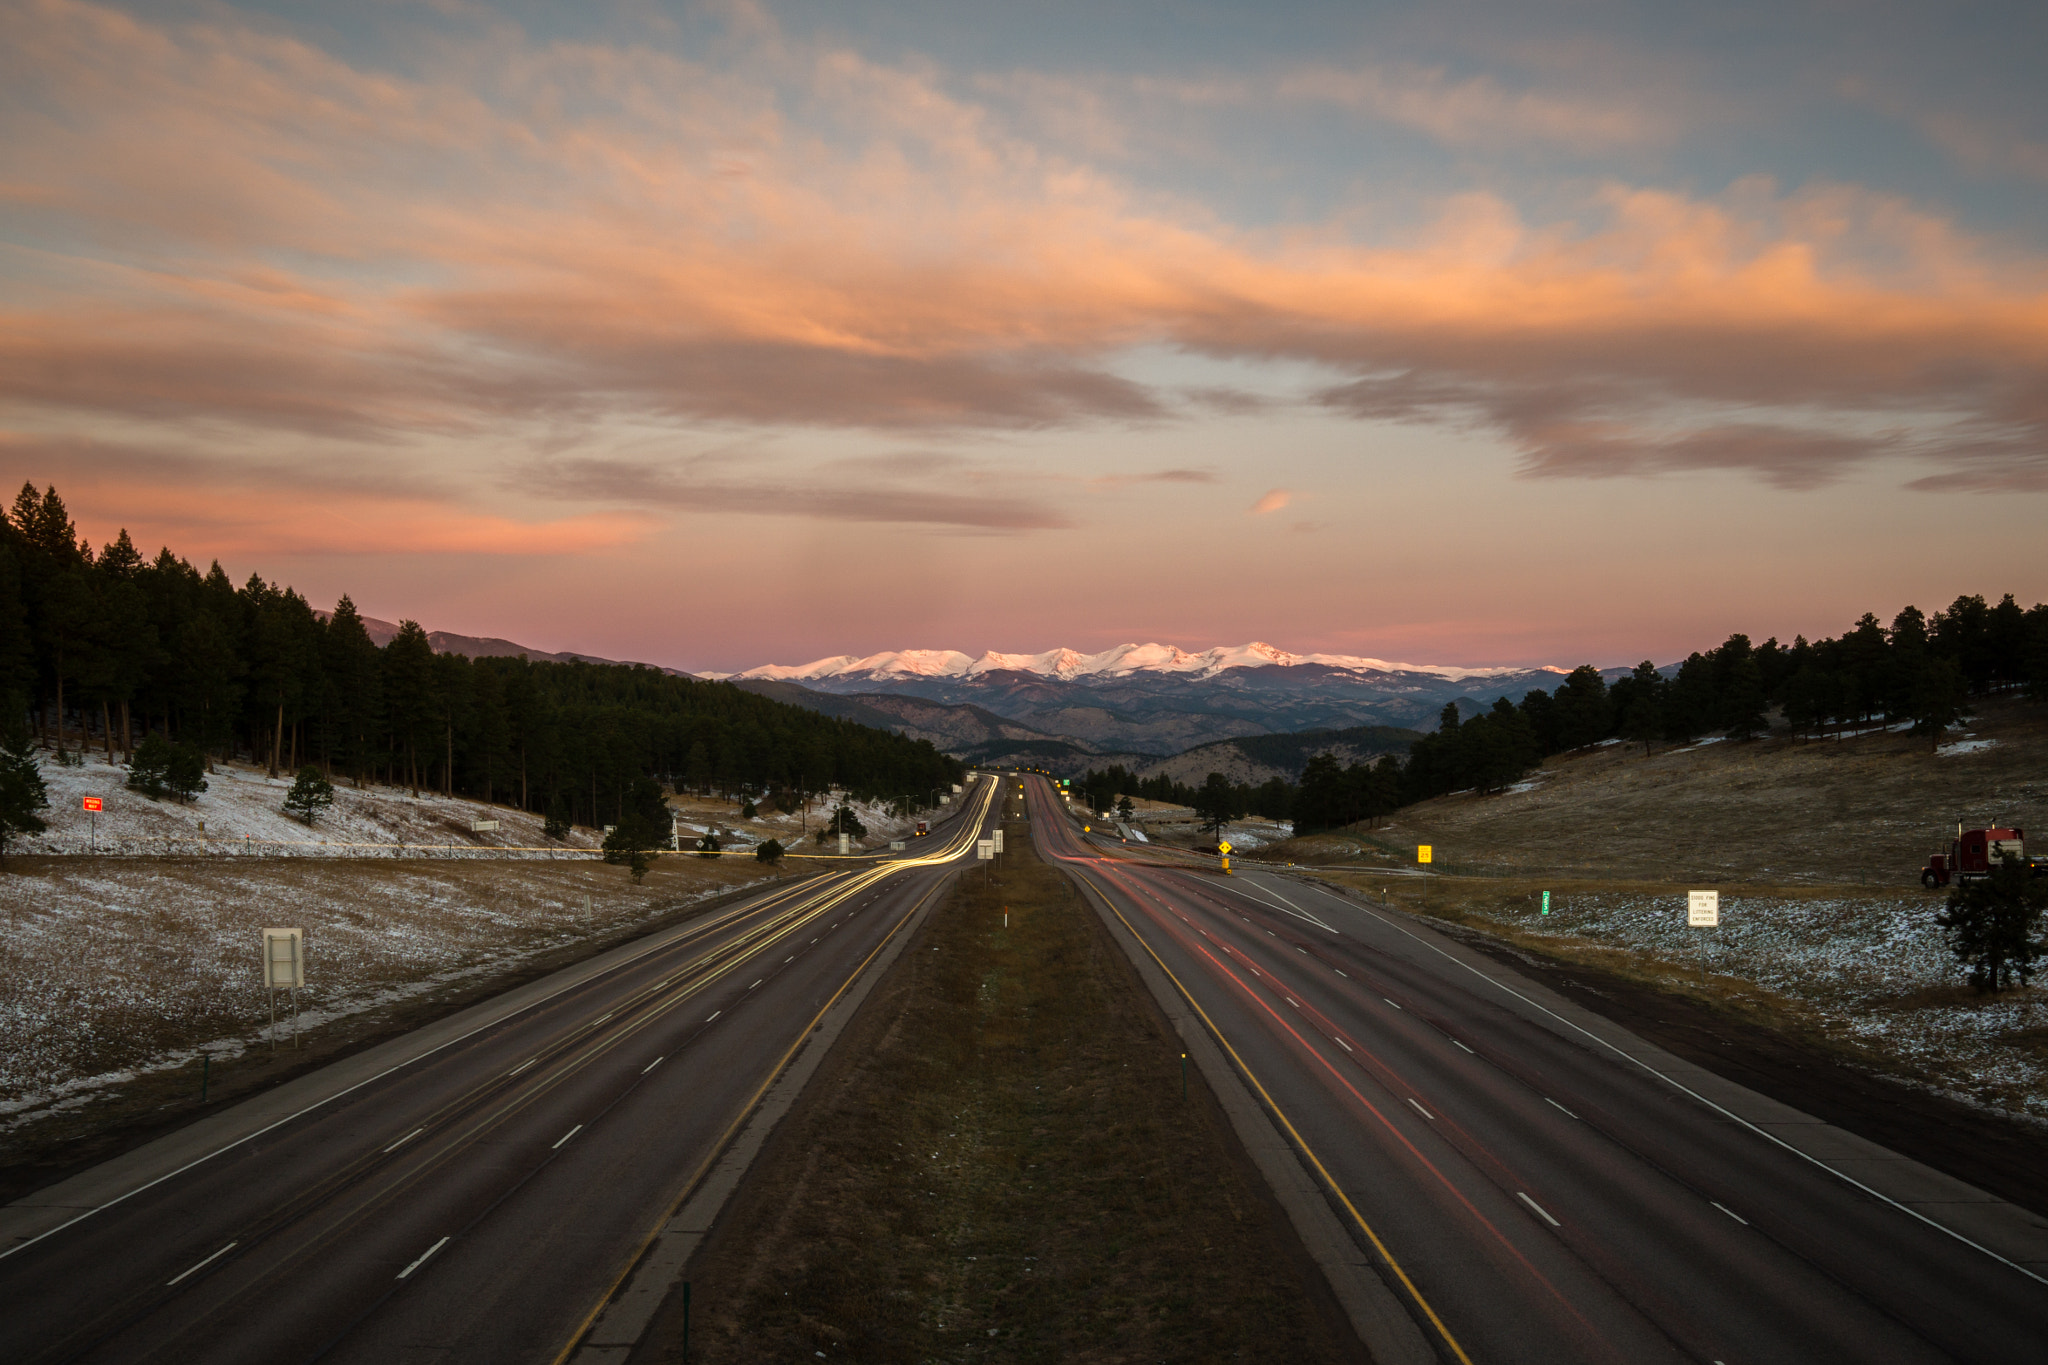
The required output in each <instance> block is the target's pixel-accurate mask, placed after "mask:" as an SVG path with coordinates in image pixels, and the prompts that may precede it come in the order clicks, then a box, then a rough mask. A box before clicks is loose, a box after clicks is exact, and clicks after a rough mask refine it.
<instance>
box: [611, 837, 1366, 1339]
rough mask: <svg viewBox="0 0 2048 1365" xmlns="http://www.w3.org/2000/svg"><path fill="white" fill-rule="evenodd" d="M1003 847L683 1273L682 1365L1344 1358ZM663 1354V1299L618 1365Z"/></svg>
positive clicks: (887, 989)
mask: <svg viewBox="0 0 2048 1365" xmlns="http://www.w3.org/2000/svg"><path fill="white" fill-rule="evenodd" d="M1007 842H1008V844H1009V851H1008V852H1006V853H1005V854H1004V861H1005V864H1006V866H1005V868H1004V870H1003V872H1002V873H1001V877H1000V880H999V881H998V880H991V879H989V877H988V875H987V873H986V872H985V871H984V870H983V868H980V867H977V868H975V869H973V870H972V871H969V872H967V873H965V874H964V875H963V876H962V878H961V880H960V881H959V882H958V883H957V884H956V886H955V888H954V889H953V891H952V892H951V893H950V894H949V896H948V898H947V899H946V900H945V901H944V902H943V903H942V904H941V905H939V906H938V907H936V909H935V910H934V912H933V914H932V915H931V917H930V918H929V919H928V921H927V922H926V925H925V928H924V929H923V931H922V934H921V938H920V941H919V942H918V943H917V944H915V945H914V948H913V951H910V952H907V953H905V954H904V955H903V957H902V958H901V959H900V960H899V962H898V964H897V965H896V967H895V968H893V969H892V970H891V972H890V974H889V976H888V978H887V979H885V980H884V981H883V982H882V983H881V984H880V985H879V986H878V988H877V989H876V991H875V994H874V995H873V996H872V997H871V998H870V999H869V1001H868V1003H867V1004H866V1005H865V1006H864V1007H863V1009H862V1012H861V1014H860V1016H859V1017H858V1018H857V1019H856V1020H855V1021H854V1024H853V1026H852V1027H851V1028H850V1029H849V1030H848V1031H847V1034H846V1035H845V1037H843V1038H842V1039H841V1041H840V1045H839V1047H838V1048H837V1049H836V1050H835V1051H834V1053H833V1055H832V1057H831V1058H830V1059H829V1060H828V1061H827V1064H826V1066H825V1067H824V1068H823V1069H822V1070H821V1071H820V1072H819V1073H818V1075H817V1077H816V1078H815V1079H814V1081H813V1082H812V1084H811V1086H810V1087H809V1088H808V1089H807V1090H806V1092H805V1094H804V1097H803V1099H802V1100H801V1101H800V1103H799V1105H798V1107H797V1109H796V1110H795V1111H794V1112H792V1113H791V1114H790V1116H789V1117H788V1118H787V1119H786V1120H784V1122H783V1124H782V1125H781V1127H780V1128H779V1129H778V1131H777V1133H776V1135H775V1136H774V1138H773V1139H772V1140H771V1141H770V1143H769V1145H768V1147H767V1149H766V1150H765V1151H764V1152H763V1154H762V1156H761V1158H760V1160H759V1161H758V1162H757V1163H756V1164H755V1166H754V1168H753V1170H752V1171H751V1172H750V1174H749V1176H748V1179H747V1181H746V1183H745V1185H744V1186H743V1187H742V1189H741V1191H740V1193H739V1195H738V1196H737V1197H736V1198H735V1200H734V1201H733V1203H732V1204H731V1205H730V1206H729V1207H728V1209H727V1210H726V1213H725V1215H724V1216H723V1217H722V1218H721V1219H720V1222H719V1226H718V1227H717V1228H716V1229H714V1230H713V1232H712V1234H711V1236H710V1238H709V1239H708V1240H707V1241H706V1243H705V1245H704V1247H703V1249H702V1250H701V1251H700V1252H699V1253H698V1255H697V1256H696V1257H695V1258H694V1260H693V1261H692V1263H691V1267H690V1271H689V1275H688V1278H689V1279H690V1281H691V1283H692V1289H693V1301H694V1322H693V1324H692V1332H691V1337H692V1340H691V1352H690V1358H691V1360H693V1361H697V1362H705V1363H707V1365H709V1363H711V1362H722V1361H742V1360H759V1359H782V1358H801V1359H812V1360H815V1359H817V1358H818V1356H819V1354H822V1355H823V1356H824V1357H825V1358H826V1359H832V1360H861V1361H899V1360H900V1361H911V1360H916V1361H925V1360H944V1361H968V1360H974V1361H980V1360H988V1361H1007V1360H1017V1361H1040V1360H1043V1361H1053V1360H1059V1361H1111V1360H1119V1361H1121V1360H1162V1359H1170V1360H1188V1361H1200V1360H1216V1361H1223V1360H1246V1361H1251V1360H1274V1361H1280V1360H1285V1361H1290V1362H1291V1361H1315V1360H1348V1359H1360V1358H1362V1356H1361V1353H1360V1351H1359V1348H1358V1347H1357V1344H1356V1342H1355V1341H1354V1340H1353V1339H1352V1338H1351V1337H1350V1334H1349V1329H1348V1327H1347V1326H1346V1325H1345V1322H1344V1319H1343V1316H1342V1313H1341V1310H1339V1309H1338V1308H1337V1306H1336V1304H1335V1302H1334V1300H1333V1299H1332V1298H1331V1296H1330V1295H1329V1292H1328V1290H1327V1287H1326V1286H1325V1285H1324V1284H1323V1282H1322V1279H1321V1277H1320V1275H1319V1274H1318V1272H1317V1271H1316V1269H1315V1267H1314V1266H1313V1264H1312V1263H1311V1262H1310V1261H1309V1260H1308V1258H1307V1256H1306V1254H1305V1253H1304V1252H1303V1251H1302V1250H1301V1248H1300V1246H1299V1244H1298V1243H1297V1242H1296V1241H1295V1239H1294V1236H1293V1233H1292V1231H1291V1230H1290V1229H1289V1228H1288V1227H1287V1224H1286V1222H1285V1219H1284V1217H1283V1216H1282V1215H1281V1214H1280V1213H1279V1212H1278V1210H1277V1209H1276V1208H1275V1207H1274V1206H1273V1205H1272V1203H1271V1200H1270V1197H1269V1196H1268V1194H1267V1193H1266V1190H1265V1188H1264V1186H1263V1185H1262V1183H1261V1182H1260V1180H1259V1177H1258V1175H1257V1173H1256V1171H1255V1170H1254V1169H1253V1168H1252V1167H1251V1165H1250V1163H1249V1161H1248V1160H1247V1159H1246V1158H1245V1157H1244V1155H1243V1153H1242V1151H1241V1150H1240V1149H1239V1148H1238V1147H1237V1146H1236V1143H1235V1139H1234V1138H1233V1137H1232V1136H1231V1134H1230V1130H1229V1126H1228V1122H1227V1120H1226V1119H1225V1118H1224V1117H1223V1115H1222V1113H1221V1111H1220V1110H1219V1109H1218V1108H1217V1106H1216V1104H1215V1102H1214V1100H1213V1099H1212V1098H1211V1097H1210V1095H1209V1094H1208V1092H1207V1091H1206V1090H1205V1089H1204V1088H1203V1086H1202V1083H1201V1079H1200V1077H1199V1076H1190V1077H1189V1078H1188V1080H1187V1082H1186V1084H1187V1098H1186V1099H1185V1100H1183V1098H1182V1085H1183V1080H1182V1070H1181V1057H1180V1049H1179V1047H1178V1045H1177V1041H1176V1040H1175V1039H1174V1038H1173V1036H1172V1033H1171V1030H1170V1028H1169V1026H1168V1025H1167V1023H1166V1021H1165V1020H1164V1019H1163V1018H1162V1017H1160V1015H1159V1014H1158V1012H1157V1009H1156V1007H1155V1006H1154V1005H1153V1003H1152V1001H1151V999H1150V997H1149V996H1147V995H1146V994H1145V991H1144V987H1143V986H1142V984H1141V983H1140V982H1139V981H1138V979H1137V977H1136V974H1135V973H1134V972H1133V971H1132V969H1131V967H1130V965H1129V964H1128V963H1127V962H1126V961H1125V959H1124V958H1123V956H1122V954H1121V953H1120V952H1119V951H1118V950H1117V948H1116V946H1115V944H1114V943H1113V942H1112V941H1111V940H1110V939H1109V937H1108V935H1107V933H1106V932H1104V931H1103V929H1102V928H1101V926H1100V924H1099V922H1098V921H1097V920H1096V918H1095V916H1094V914H1093V912H1092V911H1090V910H1089V908H1088V907H1087V906H1086V905H1085V904H1084V903H1083V902H1082V901H1081V900H1080V898H1079V897H1078V896H1077V895H1076V894H1075V893H1074V891H1073V889H1072V887H1071V885H1070V883H1068V882H1067V880H1066V879H1065V878H1064V877H1063V876H1062V875H1061V874H1060V873H1059V872H1058V871H1057V870H1055V869H1054V868H1051V867H1048V866H1045V865H1043V864H1040V863H1039V862H1038V861H1037V860H1036V859H1035V857H1034V856H1033V855H1032V853H1031V852H1030V849H1029V833H1028V827H1027V826H1025V825H1023V824H1021V823H1013V824H1011V825H1010V826H1009V829H1008V838H1007ZM1006 909H1007V911H1008V914H1009V927H1008V928H1007V929H1006V928H1005V927H1004V923H1003V918H1004V913H1005V910H1006ZM681 1345H682V1335H681V1318H680V1314H679V1304H678V1303H677V1302H675V1301H672V1302H671V1303H670V1305H669V1306H668V1308H667V1309H666V1310H664V1314H663V1316H662V1317H661V1318H660V1319H659V1320H657V1322H656V1324H655V1326H654V1328H653V1330H652V1331H651V1332H650V1334H649V1336H648V1338H647V1339H646V1341H645V1342H644V1343H643V1345H642V1347H641V1348H640V1350H639V1351H638V1352H636V1354H635V1359H641V1360H646V1359H652V1360H676V1359H680V1356H681Z"/></svg>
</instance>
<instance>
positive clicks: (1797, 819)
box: [1297, 699, 2048, 892]
mask: <svg viewBox="0 0 2048 1365" xmlns="http://www.w3.org/2000/svg"><path fill="white" fill-rule="evenodd" d="M1957 821H1961V822H1963V823H1965V824H1968V825H1986V824H2009V825H2019V826H2021V827H2023V828H2029V829H2032V830H2034V831H2036V837H2037V838H2039V839H2048V706H2041V705H2038V704H2033V703H2028V702H2024V701H2020V700H2017V699H2000V700H1991V701H1988V702H1985V703H1982V705H1981V709H1980V714H1979V715H1978V716H1976V717H1975V718H1974V719H1973V720H1972V722H1971V723H1970V726H1969V729H1968V731H1967V732H1966V733H1964V734H1961V735H1957V734H1954V733H1952V734H1951V735H1950V736H1949V737H1948V742H1947V743H1945V744H1944V745H1943V746H1942V748H1941V750H1940V752H1936V751H1935V750H1934V747H1933V746H1932V745H1931V744H1930V743H1929V742H1928V741H1927V740H1926V739H1925V738H1923V737H1920V736H1914V735H1908V734H1903V733H1898V732H1895V731H1880V732H1874V733H1866V734H1863V735H1859V736H1856V737H1853V738H1849V739H1842V740H1832V739H1830V740H1816V741H1800V740H1793V739H1788V738H1774V739H1770V740H1762V741H1751V742H1748V743H1740V744H1731V743H1724V742H1715V741H1712V740H1709V741H1707V742H1706V743H1703V744H1696V745H1692V746H1689V747H1686V748H1682V749H1662V748H1660V749H1657V750H1656V751H1654V752H1653V753H1652V754H1650V755H1649V756H1648V757H1645V756H1644V753H1643V750H1642V746H1640V745H1623V744H1617V743H1610V744H1607V745H1603V746H1600V747H1596V748H1594V749H1591V750H1586V751H1582V752H1580V753H1577V754H1571V755H1566V756H1562V757H1559V758H1554V759H1552V760H1551V761H1550V762H1549V764H1548V766H1546V767H1545V768H1543V769H1542V770H1540V771H1539V772H1537V773H1536V774H1535V775H1533V776H1532V777H1531V778H1530V779H1529V780H1528V781H1525V782H1523V783H1520V784H1518V785H1517V786H1516V787H1515V788H1514V789H1512V790H1510V791H1508V792H1506V793H1502V794H1499V795H1495V796H1486V797H1477V796H1472V795H1469V794H1461V795H1453V796H1446V797H1439V798H1437V799H1436V800H1433V801H1425V802H1423V803H1421V804H1419V805H1416V806H1411V807H1409V808H1408V809H1406V810H1403V811H1401V812H1399V813H1398V814H1397V815H1396V816H1395V817H1394V818H1393V819H1392V820H1391V821H1390V822H1388V824H1387V825H1385V826H1384V827H1383V828H1381V829H1378V830H1375V831H1372V832H1371V838H1372V840H1373V841H1376V842H1378V843H1381V844H1384V845H1385V846H1386V847H1387V848H1388V849H1389V850H1390V851H1402V852H1403V856H1404V857H1405V856H1406V855H1409V854H1412V852H1413V850H1412V849H1411V848H1409V845H1411V844H1423V843H1427V844H1432V845H1434V846H1435V848H1436V850H1437V853H1436V857H1437V859H1438V861H1439V863H1443V862H1445V861H1446V860H1447V861H1448V862H1449V863H1450V865H1452V866H1454V867H1456V868H1458V869H1460V870H1469V871H1472V872H1475V873H1523V872H1538V871H1544V872H1554V873H1559V874H1564V875H1570V876H1573V877H1591V878H1624V879H1626V878H1635V879H1642V878H1652V879H1663V878H1692V879H1703V878H1704V879H1707V880H1704V881H1702V882H1701V884H1702V885H1717V884H1726V883H1731V882H1754V883H1780V884H1781V883H1788V882H1789V883H1822V882H1825V883H1832V884H1841V883H1847V884H1865V885H1883V886H1894V887H1899V888H1901V889H1905V890H1911V891H1916V892H1917V890H1918V885H1919V882H1918V879H1919V873H1920V867H1921V865H1922V862H1923V861H1924V859H1925V857H1926V855H1927V854H1928V853H1930V852H1932V851H1933V850H1934V848H1935V846H1936V845H1937V844H1938V843H1940V842H1943V841H1944V840H1946V839H1947V838H1948V837H1949V836H1950V835H1952V834H1953V832H1954V829H1955V826H1956V823H1957ZM1297 843H1298V844H1301V845H1307V846H1308V847H1302V848H1301V849H1300V852H1301V853H1302V854H1303V855H1304V856H1303V857H1302V858H1301V859H1300V860H1301V861H1308V860H1310V859H1311V858H1313V857H1315V856H1318V855H1317V852H1316V841H1315V840H1313V839H1310V840H1302V841H1297ZM1324 856H1327V855H1324Z"/></svg>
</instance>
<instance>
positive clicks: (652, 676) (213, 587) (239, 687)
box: [0, 485, 962, 825]
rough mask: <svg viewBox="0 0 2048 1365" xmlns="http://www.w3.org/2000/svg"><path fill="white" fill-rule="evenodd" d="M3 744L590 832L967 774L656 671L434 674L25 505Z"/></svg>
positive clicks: (287, 596) (481, 669)
mask: <svg viewBox="0 0 2048 1365" xmlns="http://www.w3.org/2000/svg"><path fill="white" fill-rule="evenodd" d="M0 728H5V729H12V730H17V731H22V732H25V733H26V734H28V735H29V736H31V737H33V739H34V740H35V741H36V742H37V743H40V744H41V745H42V746H43V747H44V748H46V749H53V750H55V751H56V753H57V755H58V758H59V761H66V760H71V759H73V758H74V756H75V755H76V754H77V753H78V752H79V751H81V750H83V749H86V748H97V749H101V750H103V751H104V753H105V755H106V756H107V757H108V758H109V759H110V760H111V759H112V758H113V757H114V756H115V755H116V753H119V754H120V755H122V757H123V760H124V761H126V760H128V759H131V758H132V757H133V755H134V753H135V750H136V749H137V748H138V747H139V746H142V745H143V744H144V742H145V741H152V743H151V745H150V748H151V750H152V751H154V750H157V749H161V748H162V746H164V745H166V744H168V745H171V746H176V747H177V748H179V749H183V750H185V751H186V752H188V753H191V752H195V751H196V753H197V755H199V756H200V757H202V758H203V759H204V760H205V761H208V762H212V761H218V760H229V759H237V758H239V759H243V760H246V761H249V762H252V763H256V764H260V765H262V766H264V767H266V768H267V769H268V770H269V771H270V772H271V773H272V774H273V775H274V774H277V773H280V772H295V771H297V770H298V769H300V768H301V767H304V766H306V765H309V764H311V765H317V766H318V767H319V768H320V769H321V770H322V771H323V772H324V773H326V774H327V775H328V776H330V777H332V778H336V779H346V780H348V781H351V782H355V783H357V784H362V783H369V782H379V783H386V784H389V785H392V786H402V787H406V788H409V789H411V790H412V791H414V792H415V793H417V792H419V791H421V790H429V789H430V790H434V791H439V792H442V793H445V794H447V795H451V796H464V797H471V798H476V799H480V800H484V801H491V802H501V803H505V804H508V805H516V806H518V807H520V808H522V809H526V810H530V811H535V812H542V813H547V814H548V815H550V816H551V817H555V819H559V820H560V821H561V822H563V823H578V824H591V825H596V824H603V823H608V822H611V821H613V820H615V819H616V818H618V817H619V815H620V813H621V812H623V811H624V809H625V807H626V806H627V804H628V803H629V801H630V799H631V793H632V791H633V788H634V784H635V781H636V780H637V779H647V778H653V779H656V780H661V781H666V782H669V783H672V784H673V785H675V786H676V787H677V788H678V789H684V788H694V789H698V790H714V789H716V790H722V791H726V792H749V793H755V792H770V791H779V792H784V793H799V794H800V793H817V792H822V791H825V790H828V789H831V788H835V787H837V788H841V789H844V790H847V791H849V792H852V793H853V794H855V795H858V796H862V797H887V798H897V799H904V798H907V799H908V801H909V803H910V804H913V805H919V806H921V805H924V804H927V803H928V802H929V800H930V797H931V793H932V792H933V790H934V789H936V788H939V787H941V786H946V787H950V785H951V784H952V783H954V782H957V781H959V780H960V779H961V775H962V767H961V764H960V763H959V762H958V761H956V760H954V759H952V758H949V757H947V756H946V755H944V754H942V753H940V752H938V751H937V750H936V749H934V748H933V747H932V746H931V744H930V743H929V742H927V741H923V740H910V739H906V738H903V737H902V736H899V735H895V734H892V733H889V732H887V731H883V730H878V729H874V728H871V727H868V726H863V725H859V724H855V723H854V722H851V721H845V720H838V719H834V718H831V717H827V716H823V715H819V714H817V713H815V712H812V711H807V710H804V709H802V708H800V707H795V706H790V705H787V704H785V703H782V702H776V701H771V700H769V699H767V698H765V697H760V696H756V695H754V694H753V693H750V692H746V691H742V690H741V689H739V688H736V687H733V686H731V685H729V684H725V683H714V682H705V681H701V680H699V679H695V678H685V677H677V676H675V675H673V674H669V673H664V672H662V671H661V670H659V669H654V668H649V667H646V666H645V665H639V664H631V665H628V664H591V663H553V662H529V661H528V660H527V659H526V658H525V657H524V656H521V657H518V658H479V659H471V658H468V657H465V656H463V655H460V654H446V653H444V654H437V653H435V652H434V650H433V648H432V647H431V646H430V645H429V643H428V639H427V634H426V632H425V631H424V630H423V629H421V627H420V626H419V625H418V623H416V622H413V621H407V622H405V623H404V624H403V625H402V626H401V628H400V629H399V632H398V634H397V636H396V638H394V639H392V640H391V641H390V642H389V643H387V644H385V645H383V646H381V647H380V646H379V645H377V644H376V643H375V642H374V641H373V640H372V639H371V638H370V634H369V632H368V630H367V629H366V628H365V626H364V624H363V619H362V617H361V615H360V614H359V613H358V612H357V611H356V608H355V606H354V604H353V603H352V602H351V601H350V600H349V599H348V598H347V597H343V598H342V599H341V601H340V603H339V604H338V605H337V606H336V607H335V609H334V610H333V611H332V612H331V613H320V612H316V611H315V610H314V609H313V607H312V605H311V604H310V603H308V602H307V601H306V599H305V598H303V597H301V596H300V595H299V594H298V593H296V592H294V591H293V590H292V589H290V588H289V587H280V586H278V585H277V584H275V583H266V582H265V581H264V580H263V579H262V578H261V577H260V576H254V575H252V576H251V577H250V579H249V581H248V582H246V583H244V584H243V585H242V586H240V587H236V586H235V585H234V584H233V583H232V582H230V581H229V579H228V576H227V574H226V573H225V572H224V571H223V570H222V569H221V567H220V565H219V563H218V562H215V563H214V564H213V565H212V566H211V568H210V569H208V571H207V572H205V573H201V572H200V571H199V570H198V569H196V568H195V567H194V566H193V565H192V564H190V563H188V562H187V561H185V560H183V559H180V558H179V557H177V556H176V555H175V554H173V553H172V552H171V551H170V550H169V549H164V550H161V551H159V552H158V554H157V555H156V557H155V558H154V559H144V558H143V557H142V556H141V555H140V554H139V553H138V552H137V551H136V549H135V546H134V545H133V544H132V543H131V542H130V540H129V537H128V533H127V532H126V531H125V530H124V531H122V532H121V533H120V535H119V536H118V537H117V538H116V539H115V540H114V541H113V542H112V543H111V544H109V545H107V546H105V547H104V548H102V549H101V550H100V551H99V552H98V553H94V551H93V549H92V547H91V546H90V545H89V544H87V543H86V542H85V540H84V539H83V538H82V537H81V536H79V534H78V532H77V528H76V526H75V525H74V523H73V522H72V520H71V517H70V515H69V514H68V512H67V511H66V509H65V506H64V502H63V499H62V498H60V497H59V496H58V494H57V491H56V489H55V488H54V487H53V488H49V489H46V490H45V491H43V492H42V493H37V492H36V490H35V488H34V486H33V485H24V486H23V488H22V490H21V493H20V494H19V496H17V497H16V499H15V501H14V505H13V508H12V510H11V512H9V513H7V514H4V515H0ZM550 823H551V824H552V823H554V820H552V819H551V822H550Z"/></svg>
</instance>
